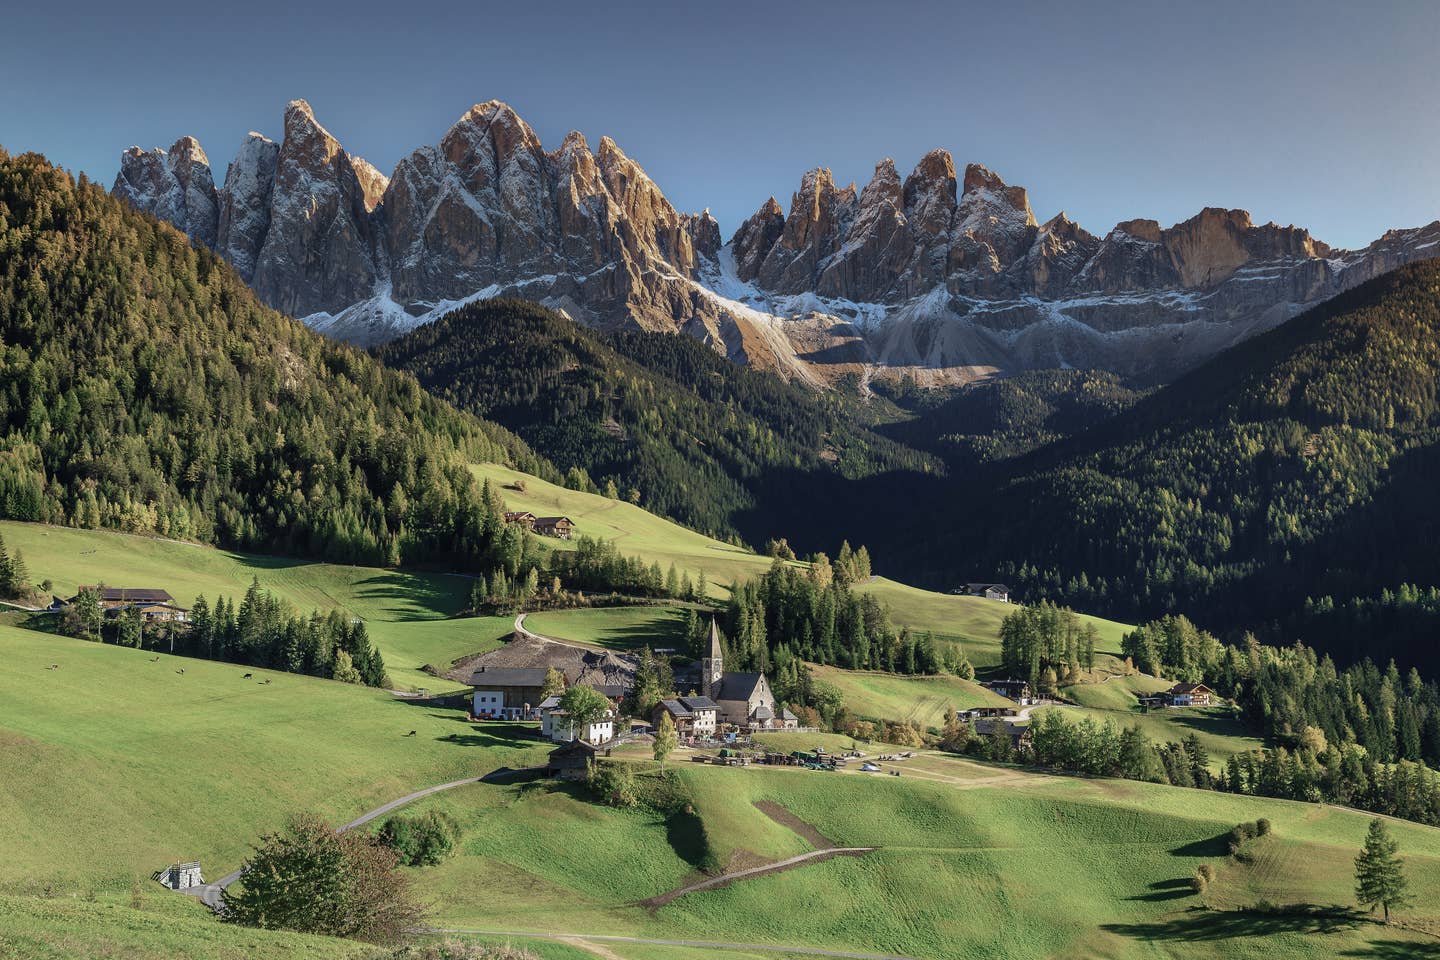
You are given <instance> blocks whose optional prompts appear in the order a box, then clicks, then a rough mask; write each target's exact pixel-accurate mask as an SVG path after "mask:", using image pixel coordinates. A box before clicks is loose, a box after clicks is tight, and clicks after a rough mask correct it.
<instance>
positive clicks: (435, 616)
mask: <svg viewBox="0 0 1440 960" xmlns="http://www.w3.org/2000/svg"><path fill="white" fill-rule="evenodd" d="M0 534H3V535H4V537H5V543H6V545H7V546H8V547H10V548H12V549H14V548H19V549H20V551H21V552H22V553H23V554H24V556H25V562H26V564H27V565H28V566H29V567H30V573H31V576H32V577H33V579H34V580H36V581H37V582H38V581H40V580H44V579H47V578H48V579H50V580H53V581H54V584H55V592H56V593H57V594H59V595H60V596H62V597H69V596H72V595H73V594H74V591H75V590H76V588H78V587H79V586H80V585H81V584H94V583H105V584H108V585H111V586H141V587H161V588H164V589H166V590H169V591H170V593H171V594H172V595H173V596H174V597H175V598H176V600H178V601H179V602H180V603H181V604H182V605H187V606H188V605H189V604H191V603H192V602H194V600H195V597H196V596H198V595H200V594H204V595H205V597H206V598H207V599H208V600H209V601H210V602H211V603H212V604H213V603H214V602H215V599H216V598H217V597H218V596H221V595H224V596H227V597H230V598H231V599H234V600H238V599H239V598H240V597H241V596H242V595H243V594H244V593H245V590H246V588H247V587H249V585H250V581H251V578H252V577H258V578H259V580H260V585H261V586H262V587H264V588H265V589H267V590H269V591H271V592H272V593H274V594H275V595H276V596H278V597H281V598H282V599H284V600H286V601H288V602H290V603H291V604H292V605H294V607H295V609H296V610H297V611H299V612H301V613H309V612H310V611H312V610H320V611H327V610H332V609H336V610H341V611H343V612H344V613H346V614H348V615H350V616H352V617H359V618H361V619H363V620H364V621H365V626H366V629H367V630H368V631H369V634H370V638H371V639H372V640H373V641H374V642H375V644H376V646H377V647H379V648H380V652H381V653H383V654H384V655H385V666H386V668H387V669H388V670H389V671H390V676H391V679H392V680H393V681H394V682H395V683H397V684H399V685H401V686H406V687H417V686H421V687H428V688H429V689H431V690H439V689H441V688H443V687H444V686H445V685H446V681H443V680H437V679H436V678H435V677H432V676H429V675H428V674H425V673H421V672H420V668H421V667H423V666H425V665H426V664H427V663H434V664H439V665H441V666H448V665H449V664H450V662H451V661H452V660H455V659H457V658H458V657H461V656H464V655H465V654H468V653H475V652H477V651H481V650H485V649H487V648H488V647H493V646H494V645H496V643H497V642H498V641H499V639H500V638H501V637H504V636H506V635H507V634H509V632H510V630H511V626H512V620H511V619H510V618H508V617H493V618H479V619H463V620H451V619H446V618H447V617H448V616H449V615H450V614H453V613H455V612H456V611H458V610H460V609H461V608H462V607H464V606H465V605H466V603H467V602H468V599H469V592H470V581H469V579H468V578H465V577H458V576H450V575H446V574H437V573H423V572H414V571H405V570H385V569H380V568H376V567H357V566H342V565H337V564H329V563H312V562H307V561H303V560H293V559H289V558H283V557H268V556H257V555H255V554H245V553H236V552H233V551H229V550H218V549H214V548H212V547H206V546H201V545H197V544H190V543H181V542H178V541H174V540H156V539H153V538H147V537H135V536H127V535H125V534H119V533H111V532H108V531H99V530H76V529H73V528H69V527H50V526H44V525H41V524H31V523H13V522H8V521H7V522H0Z"/></svg>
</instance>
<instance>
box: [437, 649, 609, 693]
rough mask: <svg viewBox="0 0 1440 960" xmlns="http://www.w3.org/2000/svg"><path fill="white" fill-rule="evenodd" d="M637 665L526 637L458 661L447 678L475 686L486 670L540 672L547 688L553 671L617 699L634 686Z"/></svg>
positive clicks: (602, 652)
mask: <svg viewBox="0 0 1440 960" xmlns="http://www.w3.org/2000/svg"><path fill="white" fill-rule="evenodd" d="M635 665H636V661H635V658H634V657H633V656H630V655H629V654H623V653H615V652H614V651H611V650H588V649H586V648H585V647H577V646H573V645H572V644H568V643H556V642H555V641H553V640H544V639H541V638H540V637H533V636H525V637H517V638H515V639H514V640H511V641H510V642H509V643H507V644H505V645H504V646H503V647H501V648H500V649H498V650H491V651H490V652H489V653H483V654H479V655H477V656H473V657H466V658H464V659H462V660H460V661H458V662H457V663H456V664H455V666H454V667H452V668H451V669H450V671H449V672H448V673H446V676H447V677H449V678H450V679H452V680H458V681H460V682H461V683H469V684H472V685H473V684H474V682H475V679H476V677H477V676H478V675H479V671H481V670H482V669H483V670H485V671H486V672H489V671H493V670H497V669H520V670H539V671H540V673H541V679H540V684H541V685H543V684H544V682H545V680H544V673H545V671H546V670H547V669H549V668H551V667H553V668H555V669H556V670H559V671H560V672H561V673H563V674H564V675H565V680H566V682H567V683H571V684H574V683H581V684H584V685H585V686H587V687H594V688H596V689H597V690H599V691H600V692H601V693H604V694H607V695H610V696H613V695H614V692H613V691H615V690H618V691H620V693H621V694H623V693H624V692H625V691H627V690H629V689H630V688H631V687H632V686H634V683H635ZM489 682H491V683H494V682H496V681H494V680H491V681H489Z"/></svg>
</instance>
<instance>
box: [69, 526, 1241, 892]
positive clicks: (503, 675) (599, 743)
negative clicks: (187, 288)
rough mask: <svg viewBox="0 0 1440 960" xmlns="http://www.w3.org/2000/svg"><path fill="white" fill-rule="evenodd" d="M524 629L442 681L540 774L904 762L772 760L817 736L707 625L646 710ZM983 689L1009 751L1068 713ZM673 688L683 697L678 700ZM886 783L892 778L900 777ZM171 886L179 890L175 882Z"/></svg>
mask: <svg viewBox="0 0 1440 960" xmlns="http://www.w3.org/2000/svg"><path fill="white" fill-rule="evenodd" d="M505 519H506V521H507V522H509V523H516V524H521V525H523V526H525V527H526V528H527V529H531V530H534V531H536V532H538V533H542V534H543V535H545V536H550V537H555V538H559V539H569V538H570V537H571V535H572V532H573V530H574V523H573V522H572V521H571V520H570V519H569V518H567V517H563V516H556V517H536V516H535V515H534V514H531V513H528V512H513V513H507V514H506V517H505ZM953 592H954V593H957V594H963V595H966V596H975V597H982V598H984V599H987V600H993V601H998V602H1002V603H1009V602H1010V591H1009V588H1008V587H1006V586H1005V585H1003V584H996V583H972V584H966V585H964V586H963V587H961V588H958V589H957V590H955V591H953ZM86 602H94V603H95V604H96V605H97V606H98V611H99V614H100V616H101V617H102V618H103V620H104V621H105V622H110V623H114V622H119V621H122V620H125V619H131V620H134V621H136V622H138V623H139V624H141V625H142V626H144V627H149V628H151V629H155V628H165V627H171V626H174V627H178V628H182V629H183V626H184V625H185V624H186V623H187V618H188V616H189V614H190V611H189V610H188V609H187V608H185V607H182V606H180V605H179V604H177V603H176V602H175V599H174V597H173V596H172V595H171V594H170V593H169V591H168V590H166V589H163V588H156V587H110V586H105V585H91V586H82V587H80V588H79V590H78V592H77V593H76V594H75V595H74V596H72V597H70V598H68V599H61V598H60V597H54V598H52V601H51V604H50V606H49V608H48V610H49V611H50V612H53V613H57V614H64V613H66V612H67V611H73V610H75V609H76V607H77V605H80V604H84V603H86ZM524 620H525V617H524V615H523V614H522V615H520V616H519V617H517V619H516V629H515V633H514V636H513V638H512V639H511V640H510V641H509V642H508V643H506V644H505V645H503V646H502V647H500V648H499V649H496V650H492V651H490V652H488V653H484V654H480V655H477V656H474V657H469V658H464V659H462V660H461V661H458V662H457V664H456V665H455V667H454V668H453V669H452V670H451V672H450V674H449V679H452V680H455V681H458V682H461V683H463V684H464V685H465V686H467V687H468V688H469V690H470V692H469V693H468V694H467V695H466V698H465V707H466V713H467V718H468V719H469V720H471V721H472V722H484V721H508V722H518V723H521V724H537V726H535V727H533V728H530V729H532V732H533V735H534V736H536V737H538V738H540V739H543V740H546V741H549V742H551V743H554V744H556V746H555V747H554V749H553V750H552V751H551V753H550V754H549V760H548V764H547V766H546V769H545V772H546V773H547V774H548V775H550V776H553V777H558V778H561V779H577V778H583V777H584V776H585V775H586V773H587V771H588V769H589V768H590V766H591V765H592V764H593V763H594V761H595V760H596V759H597V758H599V757H604V756H609V755H610V754H611V752H612V751H613V750H614V749H616V748H618V747H621V746H624V745H627V744H635V743H644V742H649V741H653V739H654V737H655V736H656V735H657V734H658V732H659V731H660V730H661V729H662V727H664V728H667V729H668V730H673V733H674V736H675V743H676V746H677V747H678V748H679V749H681V750H683V751H685V752H686V753H688V754H689V759H690V760H691V761H692V762H696V763H713V764H716V765H719V766H731V767H744V766H749V765H751V764H766V765H779V766H796V767H804V768H807V769H813V770H831V771H833V770H837V769H844V768H845V767H847V766H848V765H849V764H850V762H851V761H860V762H859V763H858V764H857V766H858V768H859V769H860V770H861V771H862V772H866V773H875V772H880V771H881V768H880V767H879V766H878V763H877V761H879V762H883V761H889V762H892V763H893V762H896V761H901V760H905V759H908V758H909V755H908V754H907V753H904V752H898V753H892V754H884V755H881V756H879V757H875V758H870V757H868V756H867V755H866V754H865V753H864V752H863V751H860V750H859V749H858V745H855V746H852V748H851V749H850V750H848V751H845V752H840V753H836V752H830V751H826V750H825V749H823V748H819V747H816V748H815V749H813V750H809V751H802V750H791V751H786V752H777V751H775V750H771V749H767V748H764V747H760V746H757V745H756V744H755V741H754V736H755V735H756V734H763V733H770V732H793V733H804V732H817V731H816V728H814V727H805V726H802V725H801V723H800V720H799V718H798V717H797V715H796V714H795V713H794V712H793V711H792V710H791V709H790V708H789V707H788V706H786V705H785V704H783V703H781V702H779V701H778V700H777V698H776V697H775V695H774V692H773V691H772V689H771V686H770V682H769V679H768V678H767V677H766V675H765V674H764V673H761V672H740V671H731V670H727V669H726V665H725V653H724V645H723V643H722V640H721V636H720V631H719V627H718V625H717V623H716V621H715V620H714V619H713V618H712V619H711V622H710V626H709V637H708V641H707V643H706V649H705V650H704V651H703V653H704V655H703V656H702V657H700V658H699V660H697V661H695V662H693V663H691V664H690V665H689V666H688V667H687V668H683V669H682V670H681V671H679V672H677V673H676V674H675V676H674V680H675V689H674V690H672V691H666V692H663V695H662V696H660V697H659V699H658V700H657V701H656V702H654V703H653V704H650V705H648V709H647V705H643V704H642V705H637V704H636V703H634V700H633V695H634V693H635V677H636V668H637V657H636V656H635V655H634V654H633V653H620V652H616V651H613V650H596V649H592V648H589V647H585V646H581V645H577V644H573V643H570V642H566V641H563V640H558V639H554V638H549V637H542V636H540V635H537V634H535V633H532V632H530V631H529V630H527V629H525V627H524ZM246 676H247V677H248V676H249V674H247V675H246ZM982 685H983V686H984V687H985V688H986V689H987V690H989V691H990V692H992V693H994V694H996V695H997V696H998V697H1001V698H1004V699H1005V700H1007V701H1009V702H1010V703H1011V704H1013V705H1007V706H980V707H969V708H965V709H960V710H957V711H956V716H957V717H958V719H959V720H961V721H963V722H965V723H967V724H969V725H970V726H971V728H972V730H973V731H974V733H975V735H977V736H979V737H996V736H999V737H1002V738H1004V739H1006V740H1008V741H1009V743H1010V747H1011V749H1012V750H1015V751H1018V750H1021V749H1022V748H1024V747H1025V746H1026V745H1027V744H1028V742H1029V726H1028V725H1029V722H1030V720H1031V715H1032V712H1033V711H1034V710H1035V709H1036V708H1037V707H1046V706H1053V707H1064V706H1068V705H1069V704H1068V703H1067V702H1065V701H1063V700H1057V699H1053V698H1045V697H1041V696H1040V695H1039V694H1038V692H1037V691H1035V690H1033V689H1032V687H1031V685H1030V683H1029V682H1028V681H1026V680H1021V679H1014V678H999V679H991V680H988V681H983V683H982ZM575 688H583V689H585V690H587V691H593V693H594V694H595V696H594V697H589V698H586V699H587V702H588V705H587V706H586V707H585V708H584V709H581V710H576V709H574V703H573V701H574V700H575V699H577V698H575V697H573V696H572V697H568V698H567V696H566V694H567V692H568V691H570V690H573V689H575ZM681 689H683V690H685V691H686V692H685V693H683V694H682V693H680V692H679V691H680V690H681ZM1213 696H1214V694H1213V691H1212V690H1211V689H1210V688H1209V687H1207V686H1206V685H1205V684H1203V683H1184V682H1182V683H1177V684H1175V685H1173V686H1172V687H1170V688H1169V689H1167V690H1162V691H1159V692H1156V693H1147V694H1140V695H1138V696H1137V698H1136V704H1137V706H1138V708H1139V709H1140V710H1141V711H1143V712H1148V711H1153V710H1165V709H1170V708H1184V707H1208V706H1210V705H1211V703H1212V699H1213ZM888 772H889V773H891V774H894V775H899V771H898V770H890V771H888ZM176 882H180V880H179V878H178V877H177V878H176Z"/></svg>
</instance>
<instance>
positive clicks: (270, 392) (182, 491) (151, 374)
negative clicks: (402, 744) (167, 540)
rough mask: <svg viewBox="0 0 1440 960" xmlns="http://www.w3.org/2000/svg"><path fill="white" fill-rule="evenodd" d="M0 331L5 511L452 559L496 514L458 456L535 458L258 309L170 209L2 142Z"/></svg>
mask: <svg viewBox="0 0 1440 960" xmlns="http://www.w3.org/2000/svg"><path fill="white" fill-rule="evenodd" d="M0 337H3V354H0V510H3V515H4V516H6V517H8V518H12V519H16V520H39V521H46V522H52V523H62V524H72V525H76V526H81V527H108V528H113V529H118V530H126V531H132V532H136V533H145V534H160V535H164V536H170V537H179V538H187V539H194V540H200V541H209V542H214V543H219V544H223V545H228V546H233V547H243V548H247V549H252V550H265V551H273V552H283V553H303V554H306V555H308V556H313V557H318V558H327V559H331V560H337V561H342V562H364V563H378V564H386V563H397V562H401V561H405V562H414V563H422V564H436V563H454V564H464V563H470V562H474V561H482V560H485V559H487V558H488V554H489V553H491V552H492V551H493V549H494V548H495V546H496V544H497V543H498V540H499V536H500V532H499V528H500V526H501V523H500V520H499V518H498V516H497V515H496V514H497V510H498V509H499V508H500V507H499V504H498V501H495V500H493V498H492V500H491V502H484V501H483V499H482V497H481V496H480V490H479V488H478V485H477V484H476V482H475V480H474V479H473V478H472V475H471V473H470V471H469V470H468V469H467V467H466V464H467V462H471V461H477V460H495V461H502V462H503V461H508V462H510V463H513V464H515V465H517V466H521V467H523V468H526V469H531V470H551V468H549V466H548V464H546V463H544V462H543V461H542V460H541V459H540V458H538V457H536V456H534V455H533V454H531V453H530V452H529V450H528V448H526V447H525V445H524V444H523V443H522V442H521V441H519V440H518V439H516V438H515V437H514V436H513V435H511V434H510V433H508V432H507V431H505V430H504V429H501V428H499V427H496V426H494V425H492V424H488V423H485V422H483V421H481V420H478V419H476V418H475V417H473V416H470V415H468V414H462V413H459V412H457V411H455V410H454V409H452V408H451V407H450V406H448V405H447V404H445V403H443V402H441V401H437V400H435V399H433V398H432V397H431V396H429V395H428V394H427V393H425V391H424V390H422V389H421V388H420V386H419V384H417V383H416V382H415V380H414V379H413V378H412V377H409V376H406V375H404V374H399V373H393V372H391V371H388V370H386V369H384V368H383V367H382V366H381V365H380V364H379V363H377V362H376V361H375V360H374V359H372V358H371V357H369V356H366V355H365V354H364V353H361V352H358V351H356V350H354V349H351V348H349V347H344V346H340V345H338V344H335V343H332V342H330V341H328V340H326V339H325V338H324V337H321V336H319V335H317V334H314V333H311V332H310V331H308V330H307V329H305V327H304V326H303V325H302V324H300V323H299V322H297V321H294V320H291V319H288V318H286V317H284V316H282V315H280V314H279V313H276V312H275V311H273V310H270V309H268V308H266V307H264V306H261V305H260V303H259V302H258V301H257V300H256V299H255V297H254V295H253V294H252V293H251V292H250V290H249V289H248V288H247V287H246V286H245V284H244V283H243V282H242V281H241V280H240V279H239V278H238V277H237V276H236V275H235V273H234V272H233V271H232V270H231V268H230V267H229V265H227V264H225V263H224V262H223V261H221V260H220V259H219V258H218V257H216V256H214V255H213V254H211V253H210V252H208V251H206V250H203V249H198V248H197V247H195V246H193V245H192V244H191V243H190V242H189V241H188V240H187V239H186V237H185V236H184V235H183V234H181V233H179V232H178V231H176V230H175V229H173V228H172V227H170V226H168V225H161V224H159V223H157V222H156V221H155V220H154V219H152V218H150V217H147V216H144V215H141V214H139V213H136V212H135V211H133V210H132V209H130V207H129V206H128V205H126V204H124V203H122V202H120V201H118V200H114V199H112V198H111V197H109V196H107V195H106V193H105V191H104V190H102V189H101V188H100V187H98V186H96V185H95V184H93V183H89V182H87V181H86V180H85V179H84V178H83V177H82V178H81V179H80V180H79V182H76V181H75V180H74V179H72V178H71V177H70V176H69V174H67V173H65V172H64V171H61V170H57V169H55V168H54V167H52V166H51V165H50V164H49V163H47V162H46V161H45V160H44V158H42V157H40V156H37V155H33V154H27V155H22V156H10V155H8V154H6V153H4V152H3V151H0ZM552 472H553V470H552Z"/></svg>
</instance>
